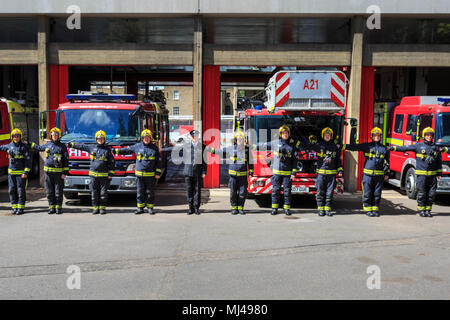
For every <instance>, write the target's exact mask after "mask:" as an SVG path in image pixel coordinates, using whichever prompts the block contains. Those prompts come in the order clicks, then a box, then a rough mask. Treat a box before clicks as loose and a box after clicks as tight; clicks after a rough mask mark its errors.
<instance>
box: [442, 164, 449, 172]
mask: <svg viewBox="0 0 450 320" xmlns="http://www.w3.org/2000/svg"><path fill="white" fill-rule="evenodd" d="M442 172H450V167H449V166H448V165H446V164H444V165H443V166H442Z"/></svg>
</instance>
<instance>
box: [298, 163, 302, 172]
mask: <svg viewBox="0 0 450 320" xmlns="http://www.w3.org/2000/svg"><path fill="white" fill-rule="evenodd" d="M297 171H298V172H302V171H303V163H301V162H300V161H299V162H298V163H297Z"/></svg>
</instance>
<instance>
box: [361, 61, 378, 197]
mask: <svg viewBox="0 0 450 320" xmlns="http://www.w3.org/2000/svg"><path fill="white" fill-rule="evenodd" d="M374 83H375V68H374V67H364V66H363V67H362V78H361V104H360V112H359V142H360V143H361V142H370V141H371V140H370V130H372V127H373V108H374V89H375V86H374ZM363 169H364V155H363V154H362V153H361V152H360V153H359V154H358V184H357V186H358V190H361V183H362V176H363Z"/></svg>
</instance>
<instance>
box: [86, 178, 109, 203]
mask: <svg viewBox="0 0 450 320" xmlns="http://www.w3.org/2000/svg"><path fill="white" fill-rule="evenodd" d="M109 184H110V180H109V179H108V177H91V184H90V185H89V187H90V189H91V201H92V208H93V209H94V210H96V209H103V210H104V209H106V203H107V202H108V193H107V190H108V188H109Z"/></svg>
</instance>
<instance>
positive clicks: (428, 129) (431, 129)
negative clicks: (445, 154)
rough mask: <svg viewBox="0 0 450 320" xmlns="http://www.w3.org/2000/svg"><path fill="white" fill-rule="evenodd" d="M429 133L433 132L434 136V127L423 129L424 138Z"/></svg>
mask: <svg viewBox="0 0 450 320" xmlns="http://www.w3.org/2000/svg"><path fill="white" fill-rule="evenodd" d="M427 133H431V134H432V135H433V136H434V129H433V128H432V127H426V128H425V129H423V131H422V138H425V135H426V134H427Z"/></svg>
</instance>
